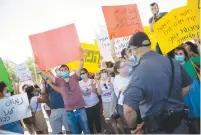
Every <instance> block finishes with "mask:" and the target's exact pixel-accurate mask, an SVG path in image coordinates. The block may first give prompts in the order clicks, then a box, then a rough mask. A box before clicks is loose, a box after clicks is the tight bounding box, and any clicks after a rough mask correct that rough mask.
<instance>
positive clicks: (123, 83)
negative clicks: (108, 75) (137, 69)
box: [114, 75, 129, 105]
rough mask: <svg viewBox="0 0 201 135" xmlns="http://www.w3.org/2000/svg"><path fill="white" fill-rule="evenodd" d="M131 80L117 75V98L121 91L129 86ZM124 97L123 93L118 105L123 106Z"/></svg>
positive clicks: (115, 81)
mask: <svg viewBox="0 0 201 135" xmlns="http://www.w3.org/2000/svg"><path fill="white" fill-rule="evenodd" d="M128 83H129V78H128V77H126V78H125V77H122V76H120V75H116V76H115V78H114V91H115V94H116V96H117V97H118V95H119V92H120V89H122V88H125V87H127V86H128ZM123 100H124V95H123V93H121V94H120V97H119V100H118V104H119V105H123Z"/></svg>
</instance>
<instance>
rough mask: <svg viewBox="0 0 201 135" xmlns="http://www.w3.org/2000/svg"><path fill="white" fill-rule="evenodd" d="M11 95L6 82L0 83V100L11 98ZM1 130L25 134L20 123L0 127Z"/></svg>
mask: <svg viewBox="0 0 201 135" xmlns="http://www.w3.org/2000/svg"><path fill="white" fill-rule="evenodd" d="M10 96H11V93H10V92H9V91H8V87H7V86H6V84H5V83H4V82H0V99H4V98H7V97H10ZM0 129H1V130H5V131H10V132H14V133H18V134H24V131H23V129H22V126H21V124H20V122H19V121H15V122H11V123H8V124H5V125H2V126H0Z"/></svg>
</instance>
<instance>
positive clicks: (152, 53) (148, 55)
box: [139, 51, 156, 64]
mask: <svg viewBox="0 0 201 135" xmlns="http://www.w3.org/2000/svg"><path fill="white" fill-rule="evenodd" d="M155 54H156V52H154V51H149V52H147V53H145V54H144V55H143V56H142V57H141V58H140V60H139V64H140V63H141V62H142V61H143V60H145V59H147V58H150V57H151V56H153V55H155Z"/></svg>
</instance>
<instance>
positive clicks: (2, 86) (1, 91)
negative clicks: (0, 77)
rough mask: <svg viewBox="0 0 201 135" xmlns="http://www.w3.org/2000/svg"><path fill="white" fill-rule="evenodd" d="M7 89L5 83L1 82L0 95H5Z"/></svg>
mask: <svg viewBox="0 0 201 135" xmlns="http://www.w3.org/2000/svg"><path fill="white" fill-rule="evenodd" d="M5 87H7V86H6V84H5V83H4V82H0V93H3V90H4V88H5Z"/></svg>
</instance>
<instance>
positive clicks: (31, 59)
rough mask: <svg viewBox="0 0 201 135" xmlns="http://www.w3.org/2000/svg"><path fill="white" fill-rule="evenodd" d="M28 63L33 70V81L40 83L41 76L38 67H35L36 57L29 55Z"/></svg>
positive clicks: (31, 70)
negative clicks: (37, 71)
mask: <svg viewBox="0 0 201 135" xmlns="http://www.w3.org/2000/svg"><path fill="white" fill-rule="evenodd" d="M26 63H27V66H28V68H29V70H30V72H31V76H32V81H33V83H36V84H38V83H40V78H41V77H40V76H39V74H37V73H36V71H35V70H36V67H35V63H34V59H33V58H31V57H28V58H27V60H26Z"/></svg>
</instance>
